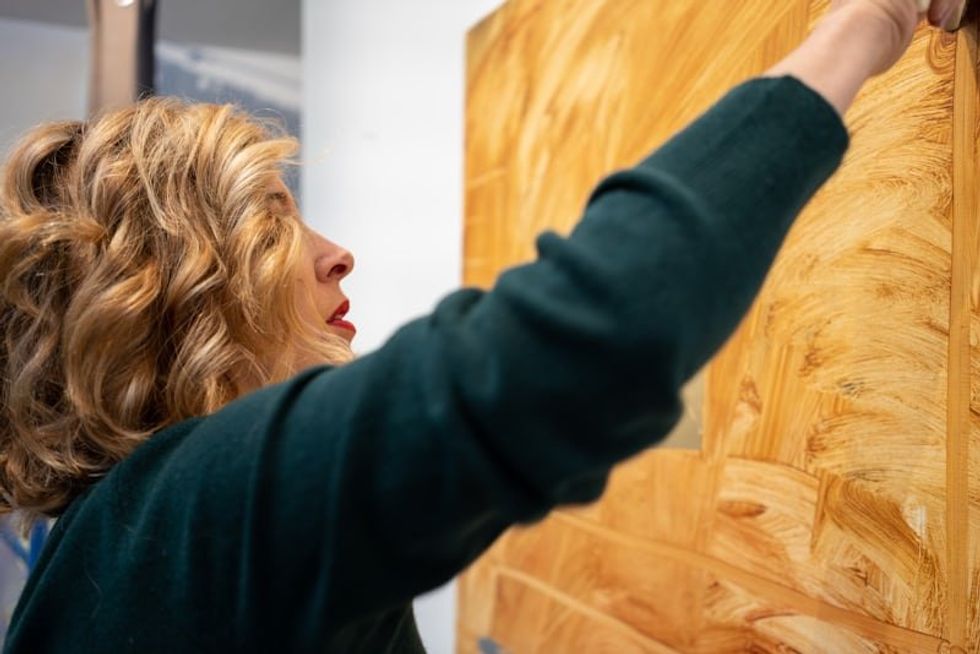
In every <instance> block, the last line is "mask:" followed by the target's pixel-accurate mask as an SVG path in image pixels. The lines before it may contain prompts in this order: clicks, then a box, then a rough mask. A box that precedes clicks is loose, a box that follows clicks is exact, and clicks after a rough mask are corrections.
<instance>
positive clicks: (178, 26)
mask: <svg viewBox="0 0 980 654" xmlns="http://www.w3.org/2000/svg"><path fill="white" fill-rule="evenodd" d="M157 2H158V7H157V32H158V38H160V39H164V40H167V41H176V42H182V43H200V44H207V45H217V46H223V47H227V48H243V49H248V50H266V51H272V52H281V53H284V54H294V55H298V54H300V33H301V26H300V0H157ZM85 4H86V0H0V18H18V19H22V20H33V21H40V22H44V23H53V24H59V25H72V26H77V27H84V26H86V25H87V18H86V12H85Z"/></svg>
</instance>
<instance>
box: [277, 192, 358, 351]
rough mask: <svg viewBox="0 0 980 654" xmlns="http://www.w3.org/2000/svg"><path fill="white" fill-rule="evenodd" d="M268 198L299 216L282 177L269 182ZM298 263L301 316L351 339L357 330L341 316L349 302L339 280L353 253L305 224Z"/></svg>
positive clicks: (348, 269)
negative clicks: (299, 262)
mask: <svg viewBox="0 0 980 654" xmlns="http://www.w3.org/2000/svg"><path fill="white" fill-rule="evenodd" d="M270 198H271V201H272V202H274V203H282V204H280V206H279V207H278V208H279V209H280V210H282V211H290V212H293V213H296V214H297V215H299V211H298V209H297V207H296V204H295V202H294V200H293V196H292V194H291V193H290V192H289V189H288V188H287V187H286V185H285V184H283V183H282V181H281V180H276V181H275V182H274V183H273V184H272V186H271V188H270ZM301 262H302V263H301V265H300V269H299V271H297V278H296V306H297V308H298V309H299V311H300V315H301V316H303V317H304V318H306V319H307V320H308V321H309V322H310V324H312V325H313V326H314V327H316V328H320V327H322V328H323V329H327V330H329V331H330V332H332V333H334V334H337V335H338V336H341V337H342V338H345V339H347V341H348V342H349V341H351V340H352V339H353V338H354V334H355V333H356V329H355V327H354V325H353V324H352V323H350V322H349V321H347V320H344V319H343V317H344V315H345V314H346V313H347V312H348V311H349V310H350V303H349V302H348V301H347V298H346V297H345V296H344V293H343V291H341V290H340V280H342V279H343V278H344V277H346V276H347V275H349V274H350V272H351V270H353V269H354V257H353V255H351V253H350V252H348V251H347V250H345V249H344V248H342V247H340V246H339V245H337V244H336V243H333V242H331V241H328V240H327V239H326V238H324V237H323V236H322V235H320V234H318V233H317V232H316V231H315V230H313V229H312V228H311V227H309V226H306V235H305V238H304V240H303V256H302V259H301Z"/></svg>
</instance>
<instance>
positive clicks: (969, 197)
mask: <svg viewBox="0 0 980 654" xmlns="http://www.w3.org/2000/svg"><path fill="white" fill-rule="evenodd" d="M976 37H977V32H976V26H975V25H973V24H971V25H970V26H968V27H965V28H964V29H962V30H960V31H959V32H958V33H957V38H956V63H955V72H954V78H953V215H952V223H953V224H952V248H951V249H952V252H951V275H950V276H951V279H950V298H949V360H948V365H947V371H946V374H947V397H946V411H947V420H946V581H947V583H946V629H947V638H948V639H949V641H950V644H951V645H952V646H953V647H960V648H964V649H965V647H966V639H967V620H968V608H969V607H968V598H969V586H968V584H969V578H970V574H969V572H970V571H969V558H968V554H969V445H970V382H971V379H970V377H971V369H970V315H971V302H970V298H971V288H972V280H973V265H974V264H973V259H974V254H973V243H972V240H973V239H972V234H973V223H974V220H975V216H976V188H975V182H976V174H975V168H976V165H977V158H976V127H977V103H978V93H977V78H976V74H977V44H976Z"/></svg>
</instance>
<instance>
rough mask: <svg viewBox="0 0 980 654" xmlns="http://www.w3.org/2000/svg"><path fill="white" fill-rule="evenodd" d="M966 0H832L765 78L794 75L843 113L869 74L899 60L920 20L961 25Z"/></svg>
mask: <svg viewBox="0 0 980 654" xmlns="http://www.w3.org/2000/svg"><path fill="white" fill-rule="evenodd" d="M965 6H966V0H932V2H931V3H930V2H929V0H833V2H832V4H831V9H830V11H829V12H827V15H826V16H824V17H823V19H822V20H821V21H820V23H819V24H818V25H817V27H816V28H815V29H814V30H813V32H812V33H811V34H810V36H809V37H807V39H806V41H804V42H803V44H802V45H800V47H798V48H797V49H796V50H794V51H793V52H792V53H790V54H789V56H787V57H786V58H785V59H783V60H782V61H781V62H779V63H778V64H776V66H774V67H773V68H772V69H770V70H769V71H768V72H767V73H766V76H770V77H776V76H781V75H792V76H793V77H796V78H797V79H799V80H800V81H802V82H803V83H804V84H807V85H808V86H809V87H810V88H812V89H813V90H815V91H817V92H818V93H820V94H821V95H822V96H824V98H826V100H827V101H828V102H829V103H830V104H832V105H833V106H834V108H835V109H837V111H838V113H840V114H841V115H843V114H844V113H845V112H846V111H847V108H848V107H849V106H850V105H851V103H852V102H853V101H854V98H855V96H856V95H857V93H858V91H860V90H861V87H862V86H863V85H864V83H865V82H866V81H867V80H868V78H870V77H873V76H875V75H878V74H880V73H883V72H885V71H886V70H888V69H889V68H891V67H892V66H893V65H895V62H897V61H898V60H899V59H901V57H902V55H903V54H905V51H906V50H907V49H908V47H909V44H910V43H911V42H912V35H913V34H914V33H915V28H916V26H917V25H918V24H919V22H920V21H921V20H922V19H924V18H926V17H928V19H929V21H930V22H931V23H932V24H933V25H936V26H940V27H943V28H944V29H947V30H954V29H957V28H958V27H959V24H960V21H961V20H962V17H963V12H964V10H965Z"/></svg>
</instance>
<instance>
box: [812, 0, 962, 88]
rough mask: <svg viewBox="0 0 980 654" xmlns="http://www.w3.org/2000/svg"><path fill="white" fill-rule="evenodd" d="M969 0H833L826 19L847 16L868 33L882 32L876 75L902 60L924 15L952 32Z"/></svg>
mask: <svg viewBox="0 0 980 654" xmlns="http://www.w3.org/2000/svg"><path fill="white" fill-rule="evenodd" d="M966 4H967V0H931V2H930V0H833V2H832V3H831V9H830V12H829V13H828V14H827V16H826V18H825V21H828V22H832V21H835V20H840V19H841V17H846V18H845V19H846V20H854V21H856V22H860V23H861V24H863V25H865V26H866V30H867V32H868V34H877V35H879V37H878V41H879V44H880V45H881V48H880V55H879V56H880V60H879V62H878V63H877V65H876V66H875V67H874V74H878V73H882V72H884V71H886V70H888V69H889V68H891V67H892V66H893V65H894V64H895V62H896V61H898V60H899V59H900V58H901V57H902V55H903V54H904V53H905V50H906V49H908V47H909V44H910V43H911V42H912V35H913V34H914V33H915V28H916V26H917V25H918V24H919V22H920V21H922V20H923V19H924V18H927V17H928V19H929V22H930V23H932V24H933V25H935V26H936V27H941V28H943V29H945V30H947V31H950V32H952V31H953V30H956V29H957V28H959V26H960V22H961V21H962V19H963V12H964V11H965V10H966Z"/></svg>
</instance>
